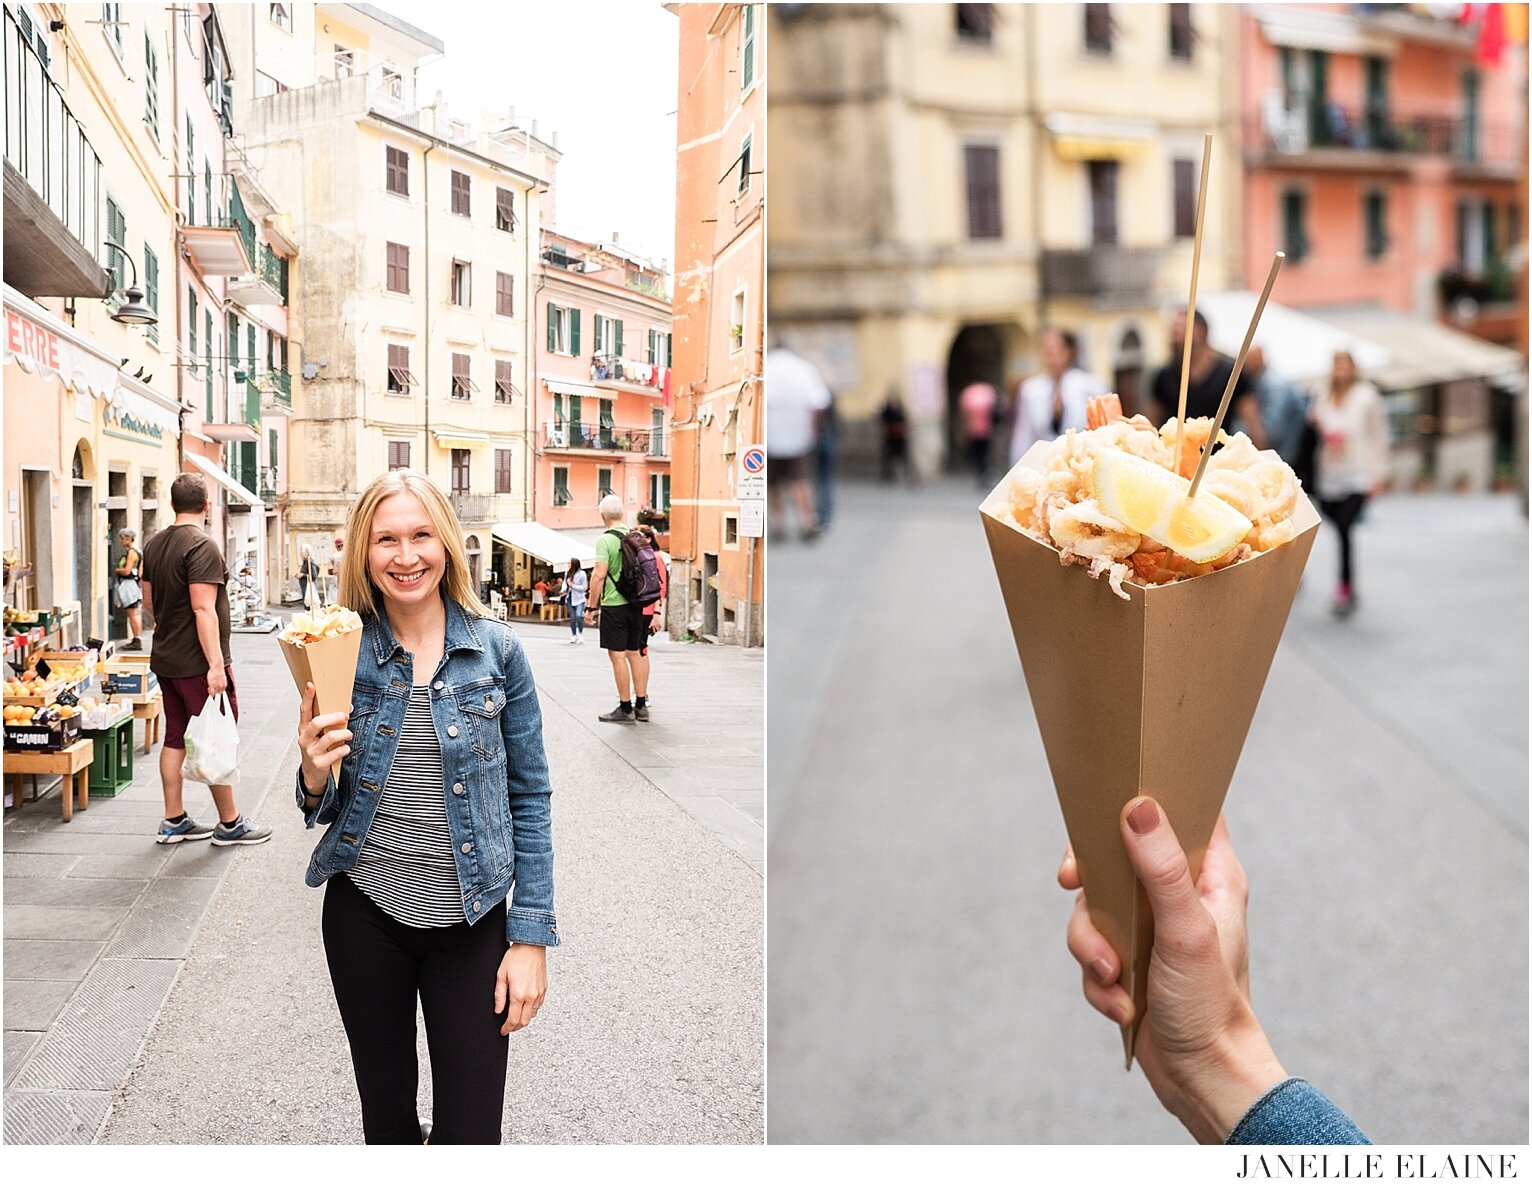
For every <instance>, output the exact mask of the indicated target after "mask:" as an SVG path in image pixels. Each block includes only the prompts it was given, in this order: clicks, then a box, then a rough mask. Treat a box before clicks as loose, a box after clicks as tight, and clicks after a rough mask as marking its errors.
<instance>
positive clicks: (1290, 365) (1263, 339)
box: [1197, 290, 1391, 385]
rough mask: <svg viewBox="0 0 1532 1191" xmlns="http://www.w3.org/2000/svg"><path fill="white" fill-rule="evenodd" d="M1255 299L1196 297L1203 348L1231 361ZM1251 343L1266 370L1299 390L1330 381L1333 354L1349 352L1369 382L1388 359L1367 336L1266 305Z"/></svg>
mask: <svg viewBox="0 0 1532 1191" xmlns="http://www.w3.org/2000/svg"><path fill="white" fill-rule="evenodd" d="M1256 297H1257V295H1255V294H1253V293H1251V292H1250V291H1249V290H1232V291H1229V292H1225V293H1213V294H1198V295H1197V312H1198V313H1199V314H1201V315H1202V316H1203V317H1205V318H1206V319H1207V320H1208V343H1209V344H1211V345H1212V347H1213V349H1214V350H1215V351H1220V352H1222V353H1223V354H1224V355H1226V356H1229V357H1231V358H1232V357H1234V356H1237V355H1238V354H1239V349H1240V345H1241V344H1242V343H1244V341H1245V332H1246V330H1247V329H1248V328H1249V326H1250V316H1251V315H1252V314H1254V313H1255V303H1256ZM1255 343H1256V346H1258V347H1260V348H1261V349H1262V350H1263V351H1264V352H1265V354H1266V366H1267V367H1268V368H1270V369H1271V370H1272V371H1273V372H1274V373H1276V374H1277V375H1278V376H1283V377H1286V378H1287V379H1288V380H1290V381H1294V382H1296V383H1297V384H1302V385H1308V384H1313V383H1314V382H1315V381H1317V380H1320V379H1322V378H1324V377H1327V376H1329V375H1330V365H1331V363H1332V362H1333V361H1334V358H1335V353H1336V352H1338V351H1347V352H1350V353H1351V358H1352V359H1353V360H1355V361H1356V366H1357V370H1358V371H1359V372H1360V373H1361V374H1362V375H1363V376H1367V377H1372V376H1374V375H1375V374H1376V373H1377V371H1378V369H1380V368H1382V367H1384V366H1385V365H1387V364H1388V363H1389V361H1390V359H1391V356H1390V354H1389V352H1388V350H1387V349H1386V348H1384V347H1382V346H1381V345H1380V344H1377V343H1374V342H1373V341H1371V340H1370V339H1368V338H1367V337H1366V336H1362V335H1357V334H1355V333H1353V332H1350V331H1346V330H1344V329H1342V328H1340V327H1337V326H1334V325H1332V324H1330V323H1328V322H1326V321H1324V319H1322V318H1320V317H1318V316H1317V315H1314V314H1312V313H1310V312H1305V311H1298V310H1294V309H1293V308H1292V307H1291V306H1283V305H1281V304H1279V303H1277V302H1271V301H1268V302H1267V303H1266V310H1265V312H1264V313H1263V314H1262V315H1261V325H1260V327H1259V328H1257V330H1256V333H1255Z"/></svg>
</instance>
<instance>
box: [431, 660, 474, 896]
mask: <svg viewBox="0 0 1532 1191" xmlns="http://www.w3.org/2000/svg"><path fill="white" fill-rule="evenodd" d="M431 686H432V687H433V688H434V689H435V690H438V691H439V690H441V689H442V680H441V679H440V678H438V679H437V680H436V681H435V682H433V683H432V684H431ZM478 907H479V903H478V902H475V903H474V909H478Z"/></svg>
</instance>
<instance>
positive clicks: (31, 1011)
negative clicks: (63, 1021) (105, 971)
mask: <svg viewBox="0 0 1532 1191" xmlns="http://www.w3.org/2000/svg"><path fill="white" fill-rule="evenodd" d="M74 988H75V985H74V981H72V980H7V981H6V982H5V1025H6V1028H7V1029H9V1030H46V1029H47V1028H48V1027H49V1026H51V1025H52V1024H53V1020H54V1018H56V1017H57V1016H58V1012H59V1010H60V1009H62V1008H63V1007H64V1002H65V1001H67V1000H68V999H69V996H70V994H71V993H73V992H74Z"/></svg>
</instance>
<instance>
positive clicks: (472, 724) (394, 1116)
mask: <svg viewBox="0 0 1532 1191" xmlns="http://www.w3.org/2000/svg"><path fill="white" fill-rule="evenodd" d="M345 539H346V542H347V543H348V545H349V548H348V549H347V550H346V552H345V555H344V556H343V560H342V563H341V569H340V576H339V578H340V602H341V603H342V604H344V605H345V606H346V607H348V608H351V609H352V610H353V611H355V612H357V613H358V614H360V616H361V618H362V634H363V636H362V645H361V653H360V655H359V657H358V658H357V664H356V681H355V686H354V688H353V692H352V697H351V712H350V715H349V716H347V715H346V714H344V713H335V714H326V715H315V714H314V711H315V707H314V688H313V686H312V685H310V686H309V687H308V689H307V690H306V691H305V693H304V697H303V703H302V708H301V710H300V712H299V723H298V741H299V744H300V745H301V747H302V762H301V766H300V772H299V775H298V788H297V801H298V806H299V808H300V809H301V810H302V811H303V814H304V818H305V821H306V823H307V825H308V826H309V827H314V826H315V825H326V826H327V827H328V830H327V831H326V832H325V834H324V838H323V839H321V840H320V841H319V846H318V847H317V848H315V850H314V855H313V858H312V860H311V861H310V862H309V869H308V874H307V877H306V880H307V882H308V884H309V885H311V886H315V887H317V886H320V885H327V888H326V890H325V902H324V917H323V930H324V943H325V953H326V956H327V958H328V961H329V967H330V978H331V982H332V984H333V985H334V989H335V999H336V1004H337V1006H338V1007H339V1009H340V1015H341V1021H342V1022H343V1023H344V1025H345V1028H346V1036H347V1038H348V1040H349V1041H350V1044H351V1059H352V1065H353V1067H354V1068H355V1072H356V1082H357V1091H358V1092H359V1094H360V1096H361V1101H362V1126H363V1132H364V1134H365V1137H366V1140H367V1142H368V1144H376V1143H393V1144H402V1143H418V1142H419V1141H421V1140H422V1138H423V1137H426V1136H429V1138H430V1140H431V1141H432V1142H433V1143H436V1144H444V1143H457V1144H498V1143H499V1141H500V1124H501V1116H502V1113H503V1111H504V1101H505V1076H506V1064H507V1058H508V1035H509V1034H510V1033H512V1032H513V1031H516V1030H520V1029H522V1028H524V1027H525V1026H528V1025H530V1024H531V1023H532V1020H533V1019H534V1018H535V1017H536V1016H537V1011H538V1009H539V1008H541V1006H542V1003H543V997H544V995H545V994H546V991H547V966H546V959H545V948H547V947H556V946H558V942H559V939H558V928H557V925H556V923H555V920H554V914H553V843H552V834H551V815H550V790H551V783H550V781H549V777H548V762H547V758H546V756H545V753H544V749H543V736H542V715H541V712H540V710H539V707H538V702H537V692H536V689H535V687H534V686H533V681H532V670H531V667H530V666H528V664H527V660H526V657H525V655H524V654H523V653H522V648H521V643H520V642H519V641H518V640H517V638H516V635H515V633H514V632H513V631H512V630H511V628H510V626H508V625H506V624H504V623H502V622H500V621H498V620H496V619H494V618H493V617H492V616H491V614H490V611H489V609H488V608H486V607H485V606H484V605H483V604H482V603H481V602H480V601H479V598H478V595H477V594H476V593H475V592H474V590H473V584H472V581H471V579H470V576H469V570H468V559H467V552H466V550H465V549H464V546H463V533H462V527H461V526H460V525H459V523H458V519H457V516H456V515H455V514H454V513H453V511H452V506H451V504H450V503H449V502H448V500H447V498H446V495H445V494H444V493H443V492H442V490H441V489H440V488H439V487H437V485H436V484H434V483H433V482H432V481H431V480H430V479H428V478H427V477H425V476H423V475H421V474H420V473H418V472H414V471H410V470H409V469H405V468H401V469H398V470H394V471H389V472H385V473H384V474H383V475H381V476H379V477H378V478H377V479H375V480H373V481H372V483H370V484H369V485H368V486H367V487H366V489H365V490H364V491H363V492H362V494H361V496H360V497H359V498H358V500H357V502H356V504H355V506H354V507H353V508H352V510H351V515H350V517H349V519H348V521H347V526H346V535H345ZM336 762H339V763H340V779H339V781H338V782H337V781H336V780H335V778H334V777H332V776H331V766H332V765H333V764H334V763H336ZM417 997H418V999H419V1003H420V1008H421V1011H422V1013H423V1015H424V1018H425V1024H426V1037H427V1042H428V1045H429V1049H430V1056H431V1084H432V1089H433V1096H434V1103H433V1111H432V1118H431V1121H430V1122H422V1121H421V1120H420V1119H419V1117H418V1115H417V1110H416V1103H415V1098H416V1095H417V1091H418V1072H417V1070H416V1060H415V1006H416V1000H417Z"/></svg>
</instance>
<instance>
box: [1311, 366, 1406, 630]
mask: <svg viewBox="0 0 1532 1191" xmlns="http://www.w3.org/2000/svg"><path fill="white" fill-rule="evenodd" d="M1309 420H1310V421H1311V422H1313V424H1314V430H1315V432H1316V435H1317V438H1318V451H1317V458H1316V470H1317V472H1318V477H1317V480H1316V486H1317V488H1318V490H1319V509H1320V512H1322V513H1323V514H1324V515H1325V519H1326V520H1327V521H1329V522H1330V523H1331V524H1332V525H1334V526H1335V532H1336V533H1337V534H1338V535H1339V536H1340V584H1339V586H1338V587H1337V588H1336V589H1335V603H1334V605H1333V608H1332V611H1333V612H1334V613H1335V615H1336V616H1341V617H1345V616H1350V615H1351V613H1352V612H1354V611H1355V610H1356V586H1355V584H1356V579H1355V574H1354V572H1353V569H1352V556H1351V530H1352V527H1353V526H1355V525H1356V523H1357V521H1358V520H1359V519H1360V518H1361V516H1362V510H1363V509H1364V508H1365V507H1366V506H1367V502H1368V500H1369V499H1370V498H1372V497H1373V496H1376V495H1377V493H1378V491H1379V489H1380V488H1381V487H1382V484H1383V476H1384V474H1385V472H1386V471H1387V469H1388V420H1387V418H1386V416H1385V414H1384V410H1383V397H1382V395H1381V394H1380V393H1379V392H1378V390H1377V389H1376V388H1374V387H1373V386H1372V384H1371V383H1369V382H1368V381H1365V380H1361V379H1360V378H1358V376H1357V373H1356V361H1355V360H1353V359H1352V358H1351V353H1350V352H1347V351H1338V352H1336V353H1335V357H1334V360H1333V362H1332V363H1331V366H1330V376H1329V379H1328V380H1323V381H1320V382H1319V386H1318V388H1317V389H1316V390H1315V393H1314V402H1313V405H1312V406H1311V407H1310V409H1309Z"/></svg>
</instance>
